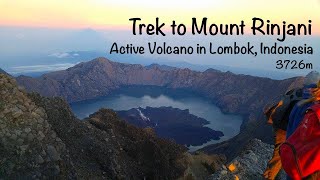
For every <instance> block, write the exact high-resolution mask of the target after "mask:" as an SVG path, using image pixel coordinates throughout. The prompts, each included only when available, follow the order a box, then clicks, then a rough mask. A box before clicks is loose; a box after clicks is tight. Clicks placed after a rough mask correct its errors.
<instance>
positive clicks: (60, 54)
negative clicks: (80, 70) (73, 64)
mask: <svg viewBox="0 0 320 180" xmlns="http://www.w3.org/2000/svg"><path fill="white" fill-rule="evenodd" d="M48 56H49V57H56V58H59V59H60V58H66V57H69V56H71V55H70V54H69V53H66V52H62V53H60V52H57V53H53V54H50V55H48Z"/></svg>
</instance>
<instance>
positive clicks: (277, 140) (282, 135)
mask: <svg viewBox="0 0 320 180" xmlns="http://www.w3.org/2000/svg"><path fill="white" fill-rule="evenodd" d="M285 140H286V131H284V130H281V129H275V135H274V150H273V155H272V158H271V160H270V161H269V162H268V165H267V169H266V170H265V172H264V174H263V175H264V178H266V179H268V180H273V179H275V178H276V176H277V175H278V173H279V171H280V170H281V167H282V165H281V159H280V155H279V147H280V145H281V144H282V143H283V142H285Z"/></svg>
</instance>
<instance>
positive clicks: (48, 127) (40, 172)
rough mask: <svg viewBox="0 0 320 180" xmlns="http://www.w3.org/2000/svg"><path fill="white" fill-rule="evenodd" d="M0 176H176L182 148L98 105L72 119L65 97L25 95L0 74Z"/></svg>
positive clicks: (181, 169) (182, 160)
mask: <svg viewBox="0 0 320 180" xmlns="http://www.w3.org/2000/svg"><path fill="white" fill-rule="evenodd" d="M0 93H1V96H0V179H2V178H9V179H19V178H38V179H44V178H57V179H73V178H80V179H103V178H107V179H123V178H130V179H143V178H150V179H176V178H178V177H181V176H183V175H184V172H185V170H186V169H187V166H188V161H187V159H188V157H187V154H186V153H185V152H186V149H185V148H184V147H183V146H180V145H177V144H175V143H173V142H171V141H167V140H162V139H159V138H157V137H155V135H154V133H153V131H151V130H150V129H139V128H136V127H134V126H131V125H129V124H127V123H125V122H124V121H122V120H120V119H119V118H118V117H117V115H116V113H115V112H113V111H112V110H107V109H102V110H100V111H99V112H97V113H95V114H93V115H91V116H90V117H89V118H88V119H86V120H84V121H80V120H78V119H76V118H75V116H74V115H73V113H72V112H71V111H70V108H69V106H68V104H67V102H66V101H64V100H62V99H60V98H53V99H51V98H44V97H42V96H40V95H38V94H27V93H26V92H24V90H22V89H21V88H18V87H17V85H16V82H15V80H14V79H12V78H10V77H8V76H6V75H4V74H0Z"/></svg>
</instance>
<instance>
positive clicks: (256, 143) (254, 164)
mask: <svg viewBox="0 0 320 180" xmlns="http://www.w3.org/2000/svg"><path fill="white" fill-rule="evenodd" d="M273 149H274V146H273V145H269V144H265V143H263V142H262V141H261V140H259V139H253V140H251V141H250V143H248V145H247V147H246V148H245V149H243V150H242V152H241V154H240V155H239V156H238V157H236V158H235V159H233V160H232V161H231V162H230V163H228V164H226V165H223V166H221V167H220V170H218V171H217V172H216V173H214V174H213V175H211V176H210V177H209V178H208V180H209V179H210V180H226V179H236V180H238V179H246V180H264V178H263V172H264V170H265V169H266V167H267V163H268V161H269V160H270V158H271V156H272V153H273ZM277 179H278V180H285V179H286V176H285V174H284V172H281V173H280V174H279V176H278V177H277Z"/></svg>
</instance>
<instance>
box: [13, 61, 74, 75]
mask: <svg viewBox="0 0 320 180" xmlns="http://www.w3.org/2000/svg"><path fill="white" fill-rule="evenodd" d="M74 65H76V64H73V63H62V64H50V65H48V64H44V65H32V66H15V67H12V68H10V69H9V73H10V74H23V73H35V72H50V71H59V70H65V69H68V68H70V67H72V66H74Z"/></svg>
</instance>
